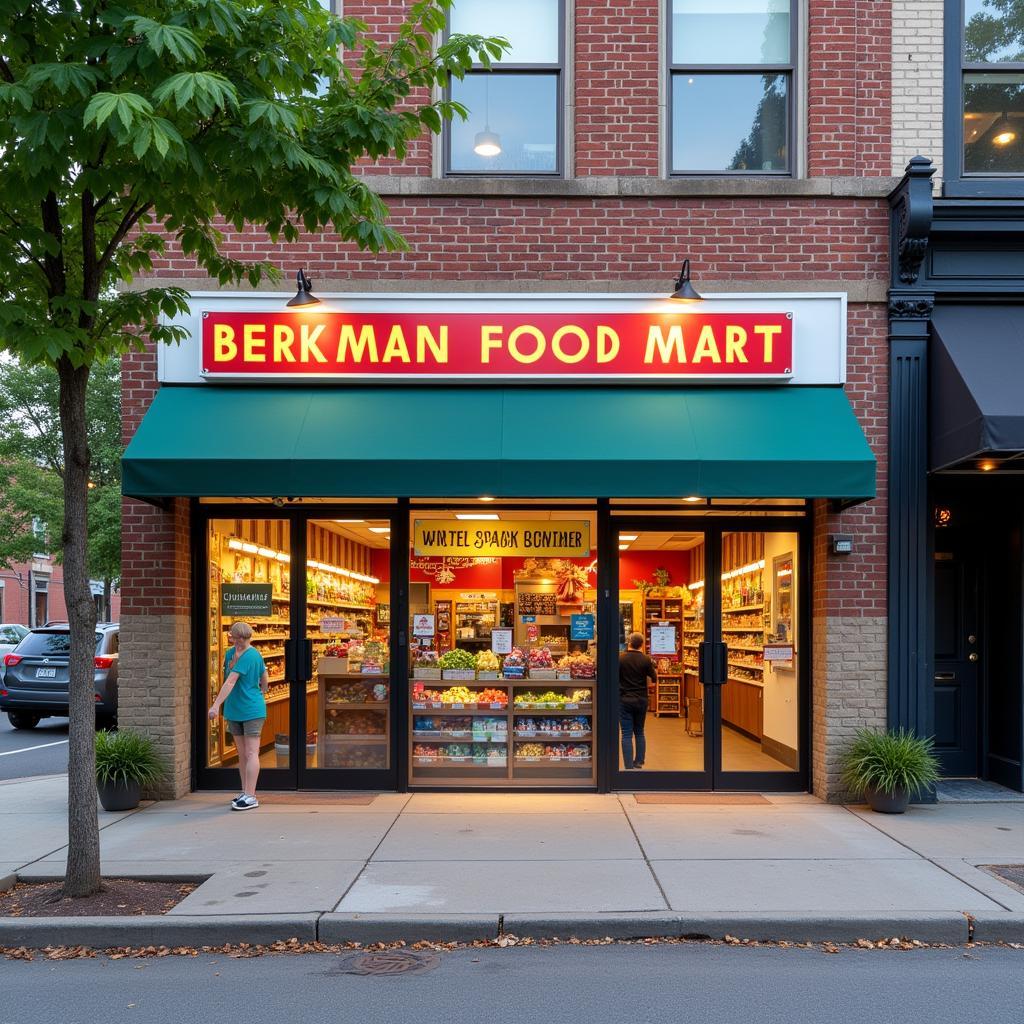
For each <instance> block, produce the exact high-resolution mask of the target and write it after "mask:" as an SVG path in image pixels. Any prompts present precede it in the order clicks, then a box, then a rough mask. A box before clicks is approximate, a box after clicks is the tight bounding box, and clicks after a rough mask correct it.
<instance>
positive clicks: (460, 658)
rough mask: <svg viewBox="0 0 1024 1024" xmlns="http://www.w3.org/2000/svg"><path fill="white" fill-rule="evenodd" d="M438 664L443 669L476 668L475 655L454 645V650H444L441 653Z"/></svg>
mask: <svg viewBox="0 0 1024 1024" xmlns="http://www.w3.org/2000/svg"><path fill="white" fill-rule="evenodd" d="M438 665H439V666H440V667H441V668H443V669H446V668H447V669H453V668H455V669H465V670H474V669H475V668H476V655H474V654H471V653H470V652H469V651H464V650H462V649H461V648H458V647H456V648H455V650H454V651H445V652H444V654H442V655H441V658H440V660H439V661H438Z"/></svg>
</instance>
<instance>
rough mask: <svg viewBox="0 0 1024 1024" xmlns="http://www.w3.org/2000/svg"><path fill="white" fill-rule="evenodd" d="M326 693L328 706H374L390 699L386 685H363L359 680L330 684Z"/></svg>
mask: <svg viewBox="0 0 1024 1024" xmlns="http://www.w3.org/2000/svg"><path fill="white" fill-rule="evenodd" d="M324 692H325V694H326V700H327V703H328V704H374V703H382V702H383V701H386V700H387V698H388V688H387V685H386V684H384V683H377V684H373V683H369V682H366V683H363V682H360V681H358V680H352V681H351V682H333V681H332V682H329V683H328V684H327V685H326V687H325V690H324Z"/></svg>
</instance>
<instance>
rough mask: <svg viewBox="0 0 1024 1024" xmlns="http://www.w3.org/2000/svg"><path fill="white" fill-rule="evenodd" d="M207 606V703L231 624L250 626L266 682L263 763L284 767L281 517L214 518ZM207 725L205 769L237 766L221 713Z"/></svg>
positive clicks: (285, 565) (219, 676) (216, 686)
mask: <svg viewBox="0 0 1024 1024" xmlns="http://www.w3.org/2000/svg"><path fill="white" fill-rule="evenodd" d="M208 543H209V548H208V550H209V604H208V621H207V627H206V636H207V694H208V700H207V704H212V703H213V701H214V700H215V699H216V697H217V694H218V693H219V692H220V688H221V684H222V683H223V681H224V667H225V657H226V655H227V654H228V651H229V649H230V648H231V647H232V642H231V640H230V639H229V637H228V631H229V629H230V628H231V625H232V623H234V622H245V623H247V624H248V625H249V626H250V628H251V629H252V638H251V640H250V643H251V646H252V647H253V648H255V649H256V650H257V651H258V652H259V654H260V656H261V657H262V658H263V661H264V663H265V664H266V668H267V674H268V676H269V679H270V685H269V689H268V691H267V694H266V706H267V707H266V710H267V718H266V722H265V723H264V725H263V731H262V734H261V737H260V763H261V765H262V767H264V768H287V767H288V764H289V754H290V744H291V727H290V724H289V723H290V717H289V692H290V683H289V680H288V679H287V677H286V675H285V641H286V640H287V639H288V638H289V636H290V634H291V610H290V600H291V580H292V566H291V555H290V553H289V539H288V523H287V522H286V521H285V520H283V519H215V520H212V521H211V522H210V525H209V534H208ZM200 712H201V713H202V714H203V721H204V722H205V723H206V766H207V767H210V768H218V767H228V768H231V767H235V766H236V765H237V764H238V751H237V750H236V748H235V743H234V739H233V737H232V735H231V731H230V728H229V727H228V725H227V721H228V717H227V715H226V714H221V715H220V716H219V717H218V718H217V719H216V720H215V721H209V720H208V719H207V718H206V715H205V708H203V709H200Z"/></svg>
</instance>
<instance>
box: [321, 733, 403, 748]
mask: <svg viewBox="0 0 1024 1024" xmlns="http://www.w3.org/2000/svg"><path fill="white" fill-rule="evenodd" d="M318 738H319V740H320V741H322V742H323V743H325V744H328V745H330V744H332V743H334V744H338V745H343V744H346V743H377V744H381V743H387V741H388V736H387V733H384V732H329V733H325V734H324V735H323V736H319V737H318Z"/></svg>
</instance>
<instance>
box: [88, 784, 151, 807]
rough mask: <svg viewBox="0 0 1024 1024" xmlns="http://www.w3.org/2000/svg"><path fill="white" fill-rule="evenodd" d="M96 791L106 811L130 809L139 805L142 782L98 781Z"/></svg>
mask: <svg viewBox="0 0 1024 1024" xmlns="http://www.w3.org/2000/svg"><path fill="white" fill-rule="evenodd" d="M96 791H97V792H98V793H99V795H100V803H101V804H102V805H103V810H105V811H130V810H131V809H132V808H133V807H138V806H139V800H140V799H141V797H142V784H141V783H139V782H97V783H96Z"/></svg>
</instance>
